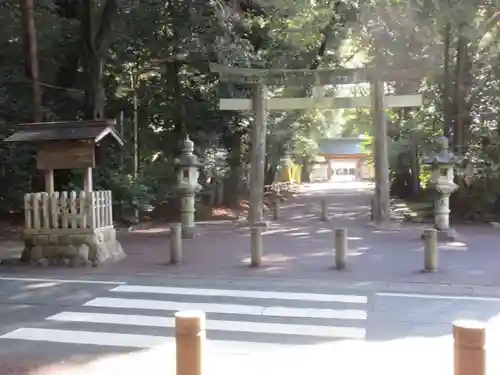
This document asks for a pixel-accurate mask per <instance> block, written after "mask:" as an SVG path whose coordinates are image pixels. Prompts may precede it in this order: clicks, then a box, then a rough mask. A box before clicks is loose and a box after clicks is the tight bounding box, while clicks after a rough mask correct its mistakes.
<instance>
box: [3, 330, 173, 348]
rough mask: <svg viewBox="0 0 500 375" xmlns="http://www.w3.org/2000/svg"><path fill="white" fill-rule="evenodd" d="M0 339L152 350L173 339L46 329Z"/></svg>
mask: <svg viewBox="0 0 500 375" xmlns="http://www.w3.org/2000/svg"><path fill="white" fill-rule="evenodd" d="M0 338H2V339H17V340H29V341H48V342H57V343H65V344H87V345H102V346H121V347H133V348H152V347H155V346H161V345H164V344H168V343H171V342H173V338H171V337H162V336H149V335H132V334H127V333H108V332H92V331H73V330H62V329H46V328H19V329H16V330H15V331H12V332H10V333H7V334H5V335H3V336H0Z"/></svg>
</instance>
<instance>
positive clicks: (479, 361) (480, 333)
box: [453, 321, 486, 375]
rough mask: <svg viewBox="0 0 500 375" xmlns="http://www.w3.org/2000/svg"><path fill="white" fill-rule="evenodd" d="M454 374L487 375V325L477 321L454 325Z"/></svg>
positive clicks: (455, 323) (461, 322) (459, 322)
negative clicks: (485, 348) (485, 346)
mask: <svg viewBox="0 0 500 375" xmlns="http://www.w3.org/2000/svg"><path fill="white" fill-rule="evenodd" d="M453 340H454V344H453V374H454V375H485V372H486V352H485V350H484V345H485V343H486V329H485V325H484V324H482V323H480V322H475V321H458V322H454V323H453Z"/></svg>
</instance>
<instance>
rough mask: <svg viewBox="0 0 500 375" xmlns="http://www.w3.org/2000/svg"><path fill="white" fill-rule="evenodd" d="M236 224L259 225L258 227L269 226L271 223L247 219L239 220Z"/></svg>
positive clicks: (244, 225) (243, 225) (245, 225)
mask: <svg viewBox="0 0 500 375" xmlns="http://www.w3.org/2000/svg"><path fill="white" fill-rule="evenodd" d="M238 225H240V226H242V227H260V228H269V227H270V226H271V223H270V222H269V221H258V222H253V223H251V222H249V221H248V220H239V221H238Z"/></svg>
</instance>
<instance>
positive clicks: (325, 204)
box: [320, 198, 328, 221]
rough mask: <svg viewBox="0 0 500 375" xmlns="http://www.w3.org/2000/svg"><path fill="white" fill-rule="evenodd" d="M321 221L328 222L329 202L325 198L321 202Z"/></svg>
mask: <svg viewBox="0 0 500 375" xmlns="http://www.w3.org/2000/svg"><path fill="white" fill-rule="evenodd" d="M320 220H321V221H328V202H327V200H326V198H323V199H322V200H321V216H320Z"/></svg>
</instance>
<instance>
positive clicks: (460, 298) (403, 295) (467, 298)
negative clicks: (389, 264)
mask: <svg viewBox="0 0 500 375" xmlns="http://www.w3.org/2000/svg"><path fill="white" fill-rule="evenodd" d="M376 295H377V296H380V297H396V298H416V299H445V300H457V301H492V302H500V298H496V297H479V296H478V297H474V296H453V295H439V294H410V293H382V292H380V293H377V294H376Z"/></svg>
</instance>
